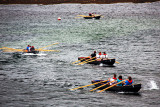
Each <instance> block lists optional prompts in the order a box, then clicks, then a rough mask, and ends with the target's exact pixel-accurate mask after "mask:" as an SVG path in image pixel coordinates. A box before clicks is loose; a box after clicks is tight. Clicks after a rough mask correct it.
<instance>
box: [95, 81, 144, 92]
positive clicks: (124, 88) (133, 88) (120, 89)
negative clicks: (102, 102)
mask: <svg viewBox="0 0 160 107" xmlns="http://www.w3.org/2000/svg"><path fill="white" fill-rule="evenodd" d="M97 82H98V81H97ZM92 83H95V82H94V81H92ZM105 83H106V82H105ZM105 83H99V84H96V85H95V87H99V86H101V85H103V84H105ZM109 86H110V85H108V84H107V85H105V86H103V87H101V88H99V89H100V90H102V89H105V88H107V87H109ZM140 89H141V84H133V85H126V86H114V87H111V88H109V89H108V90H106V91H115V92H133V93H136V92H138V91H139V90H140Z"/></svg>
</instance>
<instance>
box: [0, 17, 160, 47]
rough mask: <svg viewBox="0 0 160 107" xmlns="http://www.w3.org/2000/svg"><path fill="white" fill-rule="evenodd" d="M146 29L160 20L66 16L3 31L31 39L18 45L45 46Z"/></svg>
mask: <svg viewBox="0 0 160 107" xmlns="http://www.w3.org/2000/svg"><path fill="white" fill-rule="evenodd" d="M14 25H15V24H14ZM147 29H160V20H159V19H148V18H145V19H144V18H138V17H133V18H126V19H118V18H114V19H101V20H85V19H79V20H78V19H74V20H73V19H72V20H71V19H70V20H69V19H68V20H67V19H66V20H63V21H62V22H51V23H40V24H36V23H32V24H30V25H29V26H27V25H25V27H24V26H23V25H22V26H21V27H20V26H16V25H15V27H14V28H13V29H8V30H3V31H2V32H1V33H2V34H5V35H10V34H11V35H21V36H19V37H23V36H27V35H28V39H25V40H23V39H22V40H20V41H17V42H15V41H14V44H16V45H24V46H25V45H27V44H33V45H36V46H43V45H46V44H49V43H55V42H59V43H67V44H77V43H81V44H83V43H86V42H87V41H92V42H94V41H97V40H98V41H99V40H100V39H103V38H105V37H111V36H127V35H130V34H131V33H133V32H136V31H139V30H147ZM4 44H5V43H4ZM4 44H3V45H4ZM9 44H12V43H11V42H7V45H9Z"/></svg>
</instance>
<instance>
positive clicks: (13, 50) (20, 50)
mask: <svg viewBox="0 0 160 107" xmlns="http://www.w3.org/2000/svg"><path fill="white" fill-rule="evenodd" d="M2 49H3V50H5V52H7V50H8V52H15V51H18V52H24V50H23V49H14V48H8V47H2Z"/></svg>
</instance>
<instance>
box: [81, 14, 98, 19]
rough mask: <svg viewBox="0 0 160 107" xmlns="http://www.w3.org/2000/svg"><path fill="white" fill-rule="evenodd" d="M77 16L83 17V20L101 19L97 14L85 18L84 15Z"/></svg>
mask: <svg viewBox="0 0 160 107" xmlns="http://www.w3.org/2000/svg"><path fill="white" fill-rule="evenodd" d="M78 16H80V17H83V18H84V19H100V18H101V15H98V14H95V15H89V16H86V15H78Z"/></svg>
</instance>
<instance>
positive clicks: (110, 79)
mask: <svg viewBox="0 0 160 107" xmlns="http://www.w3.org/2000/svg"><path fill="white" fill-rule="evenodd" d="M116 76H117V75H116V74H113V78H109V82H111V81H113V82H111V83H110V85H113V84H115V83H116V80H117V78H116Z"/></svg>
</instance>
